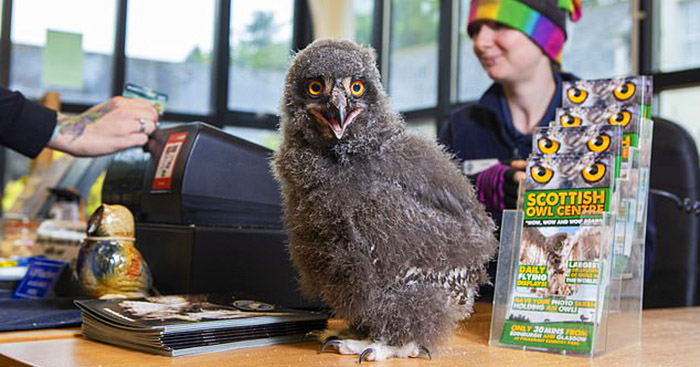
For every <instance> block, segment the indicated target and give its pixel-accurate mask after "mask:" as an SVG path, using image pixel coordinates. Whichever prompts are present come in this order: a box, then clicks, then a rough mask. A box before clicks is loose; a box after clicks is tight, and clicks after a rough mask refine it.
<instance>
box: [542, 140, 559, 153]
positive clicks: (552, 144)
mask: <svg viewBox="0 0 700 367" xmlns="http://www.w3.org/2000/svg"><path fill="white" fill-rule="evenodd" d="M537 147H538V148H539V149H540V152H542V153H544V154H554V153H556V152H558V151H559V143H558V142H557V141H555V140H552V139H549V138H540V139H539V140H537Z"/></svg>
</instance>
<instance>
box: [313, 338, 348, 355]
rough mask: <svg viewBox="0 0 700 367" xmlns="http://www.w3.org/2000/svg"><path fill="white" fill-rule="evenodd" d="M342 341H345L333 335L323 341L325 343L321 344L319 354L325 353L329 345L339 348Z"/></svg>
mask: <svg viewBox="0 0 700 367" xmlns="http://www.w3.org/2000/svg"><path fill="white" fill-rule="evenodd" d="M342 343H343V341H342V340H340V339H338V337H333V336H331V337H329V338H328V339H326V341H325V342H323V344H321V350H319V351H318V354H321V353H323V352H324V351H325V350H326V348H327V347H328V346H329V345H332V346H334V347H336V348H338V347H340V345H341V344H342Z"/></svg>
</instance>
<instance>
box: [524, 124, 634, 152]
mask: <svg viewBox="0 0 700 367" xmlns="http://www.w3.org/2000/svg"><path fill="white" fill-rule="evenodd" d="M620 137H621V130H620V127H619V126H610V125H590V126H576V127H562V126H551V127H541V128H538V129H536V130H535V132H534V134H533V140H532V152H533V153H534V154H579V153H588V152H592V153H603V152H608V153H613V154H617V153H618V152H619V149H620Z"/></svg>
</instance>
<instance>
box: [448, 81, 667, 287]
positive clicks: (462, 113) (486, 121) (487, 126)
mask: <svg viewBox="0 0 700 367" xmlns="http://www.w3.org/2000/svg"><path fill="white" fill-rule="evenodd" d="M577 79H578V78H576V77H575V76H574V75H572V74H567V73H556V72H555V73H554V80H555V82H556V91H555V93H554V97H553V98H552V100H551V102H550V103H549V107H548V108H547V112H546V113H545V115H544V117H543V118H542V120H541V121H540V122H539V126H548V125H549V123H550V121H553V120H554V117H555V112H556V108H558V107H561V102H562V101H561V98H562V82H563V81H573V80H577ZM438 141H439V142H440V143H441V144H443V145H445V146H446V147H447V148H448V149H450V150H451V151H452V152H453V153H454V154H455V155H456V156H457V157H458V158H459V160H461V161H462V160H472V159H489V158H496V159H498V160H500V161H509V160H511V159H527V157H528V156H529V155H530V153H531V152H532V135H524V134H522V133H520V132H519V131H517V130H516V129H515V126H513V121H512V119H511V114H510V110H509V108H508V104H507V102H506V97H505V93H504V92H503V87H502V86H501V85H500V84H498V83H494V84H493V85H491V87H489V89H488V90H487V91H486V92H485V93H484V95H483V96H482V97H481V99H479V101H478V102H476V103H471V104H468V105H466V106H464V107H462V108H460V109H457V110H455V111H454V112H452V114H451V115H450V118H449V121H448V122H447V123H446V124H445V126H443V128H442V130H441V131H440V135H439V137H438ZM472 183H474V182H472ZM491 215H492V217H493V218H494V220H495V221H496V222H497V223H496V224H498V225H500V218H501V213H491ZM655 243H656V227H655V225H654V208H653V202H652V200H651V198H649V204H648V212H647V232H646V243H645V249H644V252H645V256H644V278H645V280H648V279H649V276H650V275H651V266H652V264H653V259H654V248H655ZM489 272H490V273H491V270H489ZM491 274H495V272H494V273H491ZM482 292H483V291H482ZM487 296H488V295H487Z"/></svg>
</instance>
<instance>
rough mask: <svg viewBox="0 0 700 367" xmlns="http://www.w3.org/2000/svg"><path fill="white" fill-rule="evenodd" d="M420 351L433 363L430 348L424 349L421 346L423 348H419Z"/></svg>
mask: <svg viewBox="0 0 700 367" xmlns="http://www.w3.org/2000/svg"><path fill="white" fill-rule="evenodd" d="M418 349H420V350H421V352H423V354H425V355H427V356H428V360H429V361H431V360H432V359H433V357H432V356H431V355H430V350H429V349H428V348H426V347H424V346H422V345H421V346H419V347H418Z"/></svg>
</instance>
